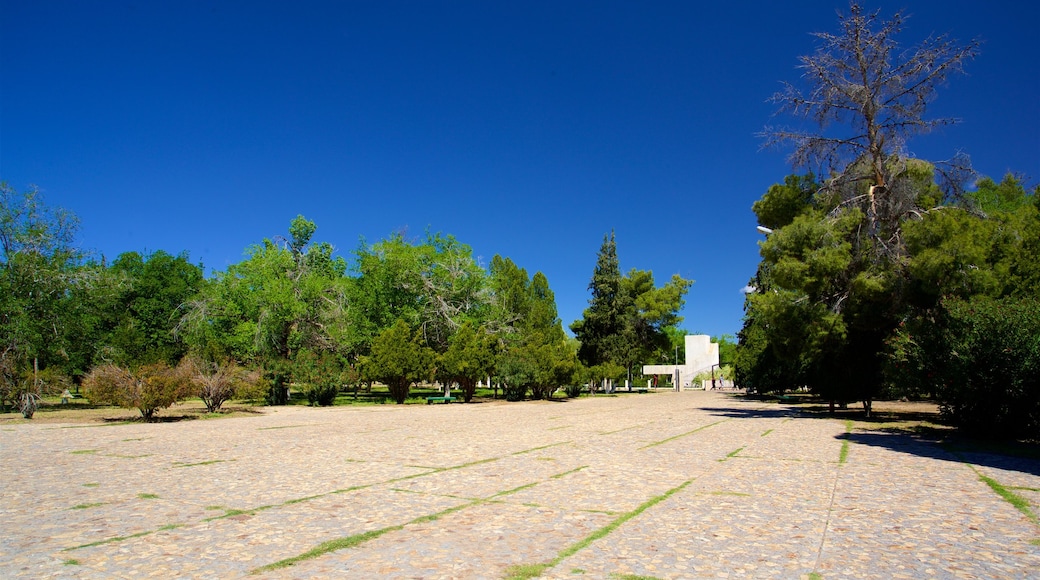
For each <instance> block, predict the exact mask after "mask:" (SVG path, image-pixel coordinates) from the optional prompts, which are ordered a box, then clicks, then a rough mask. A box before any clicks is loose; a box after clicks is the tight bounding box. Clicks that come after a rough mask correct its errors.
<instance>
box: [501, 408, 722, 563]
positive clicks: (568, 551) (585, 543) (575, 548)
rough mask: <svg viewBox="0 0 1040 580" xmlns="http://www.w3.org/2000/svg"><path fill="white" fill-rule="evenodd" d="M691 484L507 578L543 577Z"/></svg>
mask: <svg viewBox="0 0 1040 580" xmlns="http://www.w3.org/2000/svg"><path fill="white" fill-rule="evenodd" d="M720 422H721V421H720ZM691 483H693V480H692V479H689V480H686V481H684V482H683V483H682V484H680V485H678V486H676V487H673V488H672V489H669V490H668V491H666V492H664V493H662V494H661V495H657V496H654V497H652V498H650V499H648V500H646V501H645V502H643V503H641V504H640V505H639V506H637V507H636V508H635V509H634V510H632V511H630V512H626V513H623V514H621V515H620V516H618V517H617V518H615V519H614V520H613V521H611V522H610V523H609V524H607V525H605V526H603V527H602V528H600V529H598V530H596V531H594V532H592V533H591V534H589V535H588V536H585V538H583V539H581V540H579V541H577V542H575V543H574V544H572V545H570V546H568V547H567V548H564V549H563V550H562V551H560V553H559V554H557V555H556V557H555V558H553V559H552V560H550V561H548V562H544V563H541V564H517V565H514V566H510V567H509V568H507V569H506V578H507V579H509V580H526V579H527V578H537V577H538V576H541V575H542V572H545V571H546V570H548V569H550V568H552V567H554V566H556V565H557V564H559V563H560V562H562V561H563V560H565V559H566V558H569V557H571V556H573V555H574V554H577V553H578V552H580V551H582V550H584V549H585V548H587V547H589V546H590V545H591V544H592V542H595V541H596V540H599V539H600V538H604V537H606V536H608V535H610V534H611V533H612V532H613V531H614V530H616V529H618V528H619V527H620V526H621V525H622V524H624V523H625V522H627V521H628V520H631V519H632V518H634V517H636V516H638V515H639V514H641V513H643V512H645V511H646V510H648V509H650V508H651V507H653V506H655V505H657V504H659V503H661V502H662V501H664V500H666V499H668V498H669V497H671V496H673V495H675V494H677V493H679V492H680V491H682V490H683V489H685V488H686V486H688V485H690V484H691Z"/></svg>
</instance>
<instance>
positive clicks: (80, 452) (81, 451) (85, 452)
mask: <svg viewBox="0 0 1040 580" xmlns="http://www.w3.org/2000/svg"><path fill="white" fill-rule="evenodd" d="M98 451H101V450H100V449H79V450H77V451H69V453H71V454H73V455H93V454H95V453H97V452H98Z"/></svg>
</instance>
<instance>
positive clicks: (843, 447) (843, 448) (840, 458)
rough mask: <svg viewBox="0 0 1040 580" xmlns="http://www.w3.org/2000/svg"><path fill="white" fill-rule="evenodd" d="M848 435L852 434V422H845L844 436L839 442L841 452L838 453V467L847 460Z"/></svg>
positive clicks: (847, 420) (849, 420) (848, 420)
mask: <svg viewBox="0 0 1040 580" xmlns="http://www.w3.org/2000/svg"><path fill="white" fill-rule="evenodd" d="M849 433H852V420H851V419H846V420H845V436H844V438H843V439H842V442H841V451H839V452H838V465H845V462H847V461H848V460H849V439H848V436H849Z"/></svg>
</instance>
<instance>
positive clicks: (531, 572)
mask: <svg viewBox="0 0 1040 580" xmlns="http://www.w3.org/2000/svg"><path fill="white" fill-rule="evenodd" d="M549 568H552V565H551V564H516V565H515V566H510V567H508V568H506V580H527V579H528V578H537V577H539V576H541V575H542V572H545V571H546V570H548V569H549Z"/></svg>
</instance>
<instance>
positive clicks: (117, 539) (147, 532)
mask: <svg viewBox="0 0 1040 580" xmlns="http://www.w3.org/2000/svg"><path fill="white" fill-rule="evenodd" d="M183 525H184V524H166V525H165V526H161V527H158V528H156V529H154V530H145V531H143V532H137V533H136V534H130V535H127V536H116V537H114V538H106V539H104V540H98V541H96V542H90V543H89V544H82V545H79V546H73V547H71V548H65V549H63V550H62V552H71V551H72V550H82V549H83V548H93V547H94V546H103V545H105V544H112V543H115V542H122V541H123V540H132V539H134V538H141V537H144V536H150V535H152V534H154V533H156V532H165V531H168V530H175V529H177V528H179V527H181V526H183Z"/></svg>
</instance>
